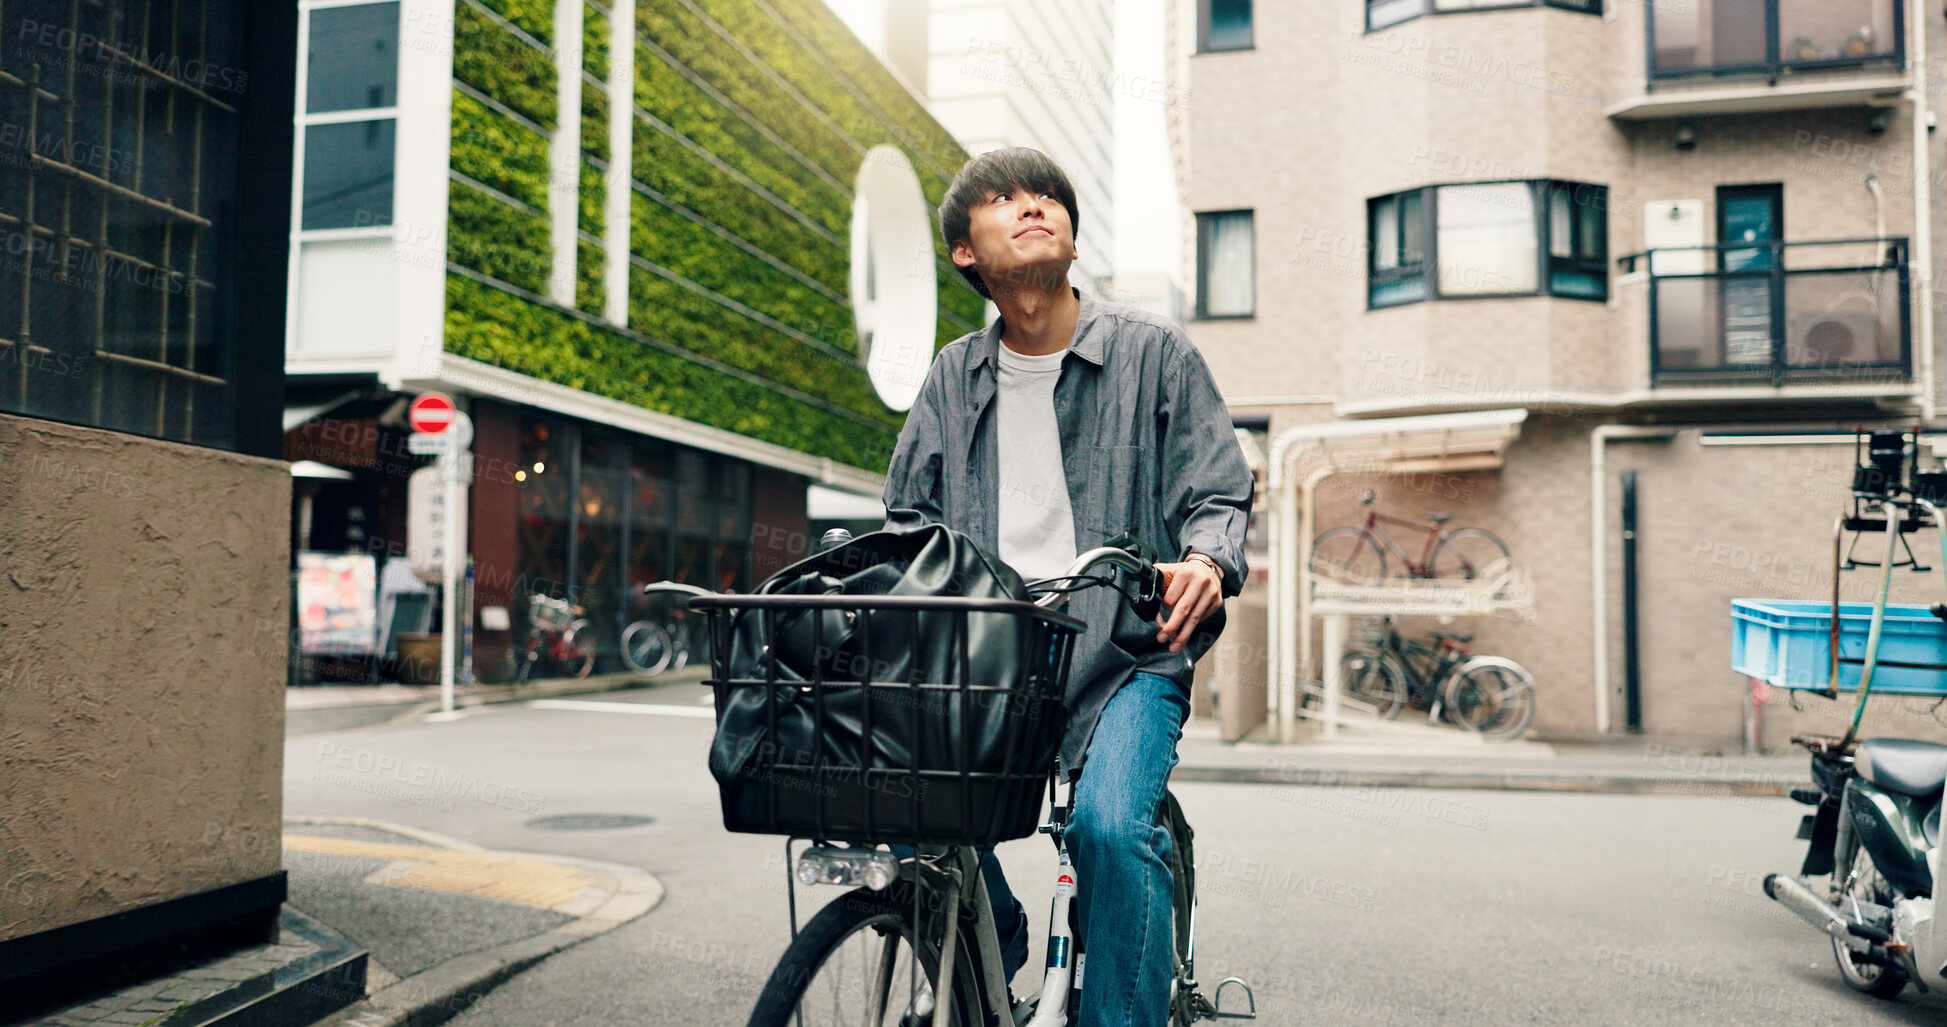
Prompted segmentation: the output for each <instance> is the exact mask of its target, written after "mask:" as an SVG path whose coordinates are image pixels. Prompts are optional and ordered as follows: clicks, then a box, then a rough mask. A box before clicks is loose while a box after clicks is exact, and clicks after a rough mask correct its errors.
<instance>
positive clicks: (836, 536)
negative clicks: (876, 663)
mask: <svg viewBox="0 0 1947 1027" xmlns="http://www.w3.org/2000/svg"><path fill="white" fill-rule="evenodd" d="M851 540H852V535H851V533H850V532H848V531H845V530H844V529H843V528H834V529H832V530H831V531H828V532H826V533H825V537H824V538H822V539H820V540H819V551H820V552H823V551H824V550H826V549H830V548H833V547H834V546H838V545H843V544H844V543H846V542H850V541H851ZM1103 564H1108V565H1110V566H1113V567H1120V568H1122V569H1123V570H1125V571H1128V572H1129V573H1130V574H1132V575H1135V577H1136V584H1137V589H1138V593H1137V598H1136V600H1135V601H1136V603H1137V606H1138V608H1139V609H1140V608H1147V609H1148V612H1147V613H1145V614H1144V616H1145V617H1149V616H1154V615H1155V608H1156V607H1157V606H1158V605H1160V604H1161V602H1162V596H1163V582H1162V575H1161V574H1160V573H1159V572H1158V571H1157V570H1156V565H1155V564H1154V563H1151V562H1150V561H1148V560H1145V559H1143V558H1142V557H1140V556H1137V555H1136V554H1134V553H1132V552H1130V551H1128V550H1126V549H1118V548H1116V547H1114V546H1097V547H1096V548H1094V549H1091V550H1089V551H1087V552H1085V553H1082V554H1081V555H1080V556H1077V557H1076V558H1075V562H1074V563H1072V564H1069V565H1068V572H1067V573H1066V574H1063V575H1060V576H1059V577H1054V578H1047V579H1044V580H1047V581H1068V580H1073V579H1076V578H1079V577H1081V576H1082V575H1084V574H1087V573H1088V572H1089V571H1090V570H1093V569H1094V568H1096V567H1098V566H1101V565H1103ZM642 591H643V594H644V595H654V594H656V593H658V592H668V593H674V594H678V595H682V596H685V597H689V598H695V597H698V596H703V597H710V596H715V595H717V593H715V592H712V591H710V590H709V589H707V588H701V587H698V586H696V585H688V584H684V583H683V582H680V581H658V582H655V583H654V584H650V585H645V586H643V589H642ZM1067 601H1068V592H1066V591H1062V592H1048V593H1045V594H1043V595H1041V596H1040V597H1038V598H1036V599H1035V600H1034V605H1036V606H1039V607H1041V608H1042V609H1044V610H1059V609H1060V608H1061V606H1062V605H1063V604H1064V603H1066V602H1067ZM685 605H688V604H687V603H685Z"/></svg>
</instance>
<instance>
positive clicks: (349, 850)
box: [284, 834, 601, 909]
mask: <svg viewBox="0 0 1947 1027" xmlns="http://www.w3.org/2000/svg"><path fill="white" fill-rule="evenodd" d="M284 850H285V851H286V852H315V853H320V854H325V855H333V856H355V857H360V858H366V859H388V860H392V861H393V862H392V863H390V864H388V865H387V866H385V867H383V868H381V869H380V870H379V871H377V872H376V873H374V874H372V875H371V876H370V877H368V878H366V880H367V881H368V882H370V883H373V884H390V885H396V886H398V887H401V888H420V889H424V890H427V891H441V892H450V893H452V894H456V895H472V896H474V897H476V898H482V899H493V900H495V901H498V902H511V903H514V904H516V905H521V906H533V907H535V908H537V909H554V908H556V907H559V906H563V905H567V904H569V903H573V902H577V901H579V900H581V899H582V898H583V897H584V896H585V895H586V894H587V893H588V892H589V891H591V890H599V889H600V888H601V882H600V881H599V880H597V879H596V877H595V875H593V874H591V873H589V872H588V871H586V870H583V869H581V868H580V867H568V866H562V865H560V864H557V863H543V862H541V861H540V860H535V859H519V858H516V857H512V856H500V855H496V854H494V853H489V852H453V851H450V850H447V849H435V848H431V847H429V846H421V845H391V844H387V843H384V842H362V841H352V840H350V839H345V838H320V837H317V836H314V835H301V834H287V835H285V836H284Z"/></svg>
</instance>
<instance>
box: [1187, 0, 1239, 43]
mask: <svg viewBox="0 0 1947 1027" xmlns="http://www.w3.org/2000/svg"><path fill="white" fill-rule="evenodd" d="M1251 46H1252V37H1251V0H1198V4H1197V50H1198V51H1199V52H1208V51H1211V50H1249V49H1251Z"/></svg>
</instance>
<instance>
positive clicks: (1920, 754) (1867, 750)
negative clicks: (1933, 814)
mask: <svg viewBox="0 0 1947 1027" xmlns="http://www.w3.org/2000/svg"><path fill="white" fill-rule="evenodd" d="M1853 769H1854V770H1856V771H1858V773H1859V776H1860V777H1863V778H1865V779H1866V780H1868V781H1870V782H1872V783H1873V784H1876V785H1878V786H1879V787H1881V788H1884V789H1886V790H1887V791H1889V792H1899V793H1900V794H1901V795H1911V796H1913V797H1915V798H1919V799H1932V798H1936V797H1938V796H1939V795H1940V790H1941V786H1942V785H1943V784H1947V745H1940V744H1938V743H1935V742H1921V741H1916V740H1914V739H1911V738H1869V739H1867V740H1865V741H1863V742H1860V743H1859V752H1858V754H1857V755H1856V756H1855V757H1854V759H1853Z"/></svg>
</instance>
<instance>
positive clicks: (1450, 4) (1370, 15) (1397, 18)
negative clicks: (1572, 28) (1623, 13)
mask: <svg viewBox="0 0 1947 1027" xmlns="http://www.w3.org/2000/svg"><path fill="white" fill-rule="evenodd" d="M1510 7H1559V8H1561V9H1563V10H1565V11H1582V12H1584V13H1587V14H1601V13H1602V0H1366V31H1367V32H1377V31H1378V30H1380V29H1383V28H1387V27H1390V26H1393V25H1397V24H1399V23H1400V22H1402V21H1408V20H1410V19H1413V18H1418V17H1422V16H1424V15H1428V14H1461V13H1464V12H1467V11H1480V10H1506V9H1508V8H1510Z"/></svg>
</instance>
